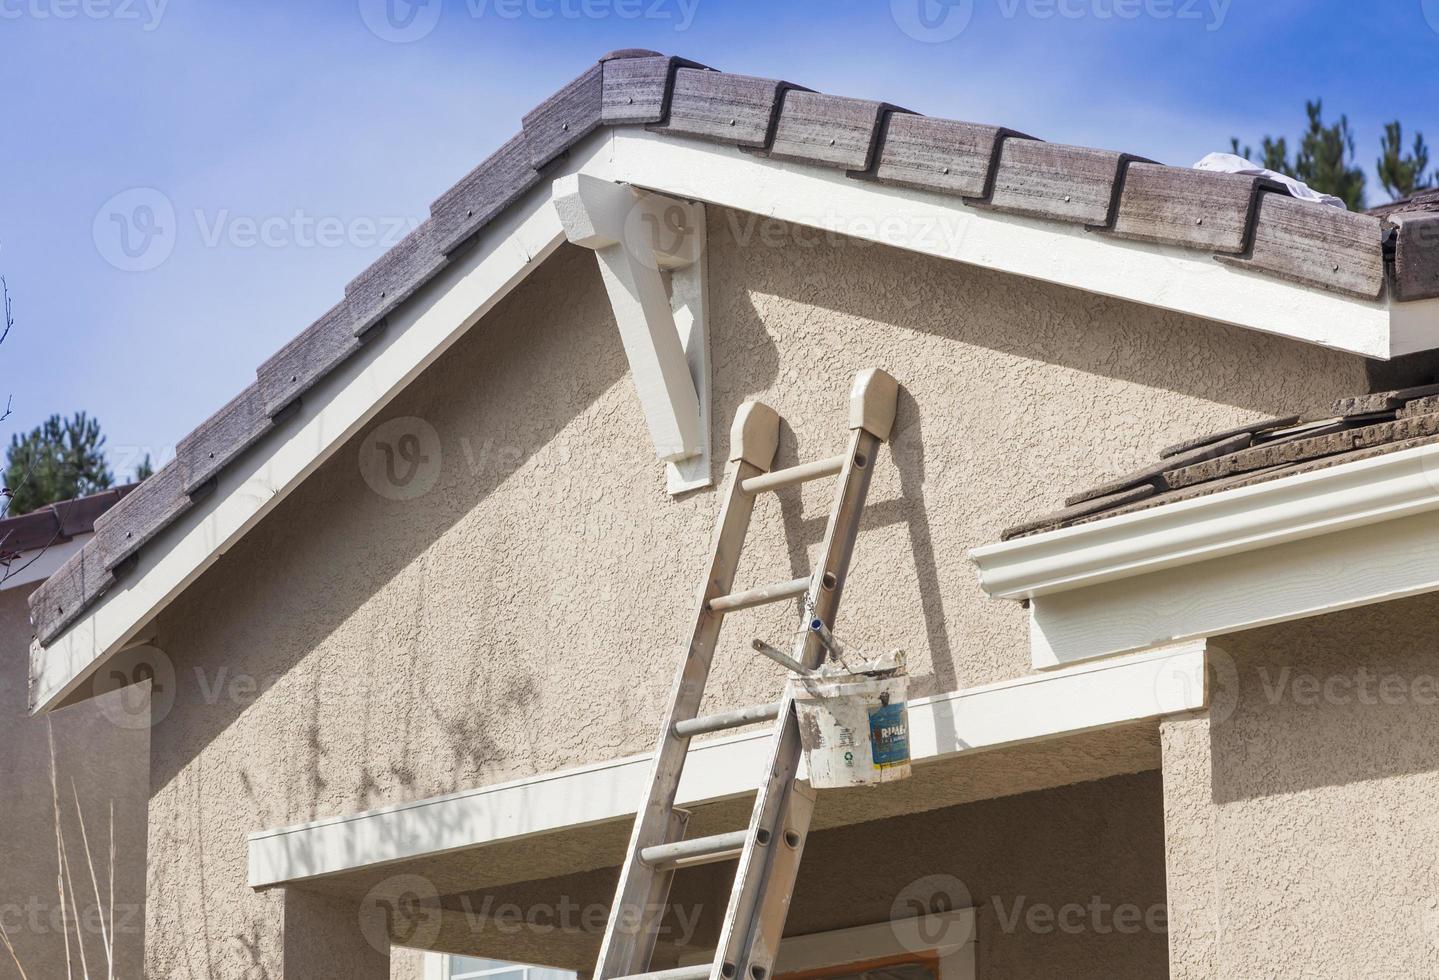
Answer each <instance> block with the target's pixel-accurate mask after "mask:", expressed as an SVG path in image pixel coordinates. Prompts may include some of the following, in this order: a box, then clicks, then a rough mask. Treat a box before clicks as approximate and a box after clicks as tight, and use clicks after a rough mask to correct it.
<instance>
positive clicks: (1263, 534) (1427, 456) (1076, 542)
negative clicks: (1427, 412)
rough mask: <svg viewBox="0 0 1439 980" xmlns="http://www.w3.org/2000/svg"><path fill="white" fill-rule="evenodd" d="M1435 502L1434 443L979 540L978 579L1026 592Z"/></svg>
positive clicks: (987, 586) (1272, 541)
mask: <svg viewBox="0 0 1439 980" xmlns="http://www.w3.org/2000/svg"><path fill="white" fill-rule="evenodd" d="M1435 508H1439V443H1436V444H1433V445H1427V446H1417V447H1415V448H1413V449H1405V450H1400V451H1399V452H1395V453H1389V454H1387V455H1383V456H1374V457H1371V458H1369V459H1362V460H1358V461H1356V462H1353V463H1341V464H1338V465H1336V466H1332V467H1330V468H1328V469H1323V470H1314V471H1312V472H1309V473H1301V474H1299V475H1296V476H1290V477H1284V478H1281V479H1278V480H1273V481H1270V482H1267V483H1258V484H1255V485H1253V486H1248V487H1241V488H1239V489H1236V490H1225V491H1220V492H1219V493H1214V494H1210V495H1208V496H1203V497H1194V498H1192V499H1190V500H1183V501H1179V502H1177V503H1172V504H1164V505H1162V506H1158V507H1154V508H1151V509H1149V510H1141V511H1137V512H1135V513H1132V514H1124V515H1121V516H1119V517H1112V518H1108V519H1104V520H1098V521H1095V522H1093V523H1090V524H1080V525H1078V526H1076V527H1068V528H1062V529H1060V530H1058V531H1048V532H1045V533H1042V534H1035V535H1032V536H1030V537H1025V538H1018V539H1016V540H1014V541H1005V542H1002V543H1000V544H991V545H985V546H984V547H981V548H975V549H973V550H972V551H970V553H969V557H970V559H971V560H972V561H973V562H974V563H975V564H976V565H977V566H978V567H979V584H980V587H981V588H983V589H984V591H985V592H987V593H988V594H989V595H992V596H995V597H997V598H1001V599H1033V598H1036V597H1038V596H1043V595H1048V594H1050V593H1053V592H1066V591H1069V590H1072V589H1078V588H1083V587H1085V586H1090V585H1097V584H1099V583H1101V582H1112V581H1114V580H1116V579H1122V578H1129V577H1132V576H1136V575H1143V574H1147V573H1151V572H1155V571H1158V570H1160V569H1164V568H1173V567H1174V566H1176V565H1185V564H1191V563H1193V562H1199V561H1205V560H1207V559H1210V558H1217V557H1220V556H1223V555H1233V554H1238V553H1240V552H1244V551H1251V550H1254V549H1256V548H1265V547H1272V546H1274V545H1278V544H1283V543H1284V542H1287V541H1297V540H1299V539H1301V538H1307V537H1312V536H1314V535H1319V534H1329V533H1332V532H1334V531H1339V530H1343V529H1345V528H1350V527H1356V526H1358V525H1361V524H1372V523H1375V522H1378V521H1385V520H1392V519H1394V518H1397V517H1403V516H1405V515H1408V514H1417V513H1420V512H1423V511H1427V510H1434V509H1435Z"/></svg>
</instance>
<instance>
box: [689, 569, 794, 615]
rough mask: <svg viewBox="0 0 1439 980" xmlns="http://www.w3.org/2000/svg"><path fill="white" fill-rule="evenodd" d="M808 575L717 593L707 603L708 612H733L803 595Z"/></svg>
mask: <svg viewBox="0 0 1439 980" xmlns="http://www.w3.org/2000/svg"><path fill="white" fill-rule="evenodd" d="M809 584H810V577H809V576H808V575H806V576H805V577H804V578H797V579H791V580H790V581H788V582H776V583H775V584H774V585H761V586H760V587H759V588H757V589H747V590H746V591H744V592H731V593H730V594H729V595H717V596H715V597H714V598H713V599H711V600H710V601H709V602H708V603H707V605H708V606H709V610H710V612H725V613H727V612H734V611H735V610H736V609H749V608H750V607H751V606H763V605H765V604H766V603H769V602H782V601H784V600H785V599H793V598H794V597H795V596H800V595H804V594H805V593H806V592H808V591H809Z"/></svg>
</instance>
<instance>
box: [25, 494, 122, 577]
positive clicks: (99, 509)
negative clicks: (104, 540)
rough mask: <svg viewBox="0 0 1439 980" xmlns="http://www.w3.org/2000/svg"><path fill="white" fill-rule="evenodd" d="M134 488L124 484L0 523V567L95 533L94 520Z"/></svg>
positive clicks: (62, 501)
mask: <svg viewBox="0 0 1439 980" xmlns="http://www.w3.org/2000/svg"><path fill="white" fill-rule="evenodd" d="M136 486H137V484H134V483H127V484H124V485H123V486H118V487H111V488H110V489H109V490H102V491H100V492H99V493H92V494H89V495H88V496H84V497H76V498H74V499H73V500H61V501H57V502H56V503H53V504H46V505H45V506H44V507H39V508H37V509H35V510H32V511H30V512H29V513H27V514H20V515H18V516H16V517H7V518H5V519H4V520H0V564H5V563H8V562H9V561H11V560H12V559H13V558H14V557H15V556H16V555H18V554H20V553H21V552H25V551H36V550H39V549H41V548H48V547H49V546H50V545H53V544H60V543H62V542H65V541H69V540H70V539H71V538H73V537H75V536H76V535H78V534H88V533H90V532H91V531H93V530H95V521H96V519H98V518H99V516H100V515H101V514H103V513H105V511H107V510H109V509H110V508H111V507H113V506H115V505H116V504H117V503H119V502H120V499H121V498H122V497H124V496H125V495H126V494H127V493H129V492H130V491H131V490H134V489H135V487H136Z"/></svg>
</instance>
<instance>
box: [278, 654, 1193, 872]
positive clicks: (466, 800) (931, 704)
mask: <svg viewBox="0 0 1439 980" xmlns="http://www.w3.org/2000/svg"><path fill="white" fill-rule="evenodd" d="M1204 664H1205V646H1204V644H1203V643H1202V642H1201V643H1188V644H1182V645H1178V646H1175V647H1171V648H1168V649H1165V650H1157V651H1151V652H1148V653H1144V654H1140V655H1138V656H1133V657H1125V658H1119V659H1114V660H1106V661H1102V662H1099V663H1094V664H1083V665H1080V666H1078V667H1074V668H1071V669H1068V670H1062V671H1054V672H1050V673H1044V674H1035V675H1031V676H1028V677H1023V678H1019V679H1018V680H1013V681H1002V682H1000V683H997V684H989V685H985V686H982V687H975V688H971V689H969V690H965V691H954V692H950V693H948V694H940V695H936V696H934V697H929V698H917V699H915V700H913V701H910V702H909V727H910V753H911V756H912V758H913V759H914V760H915V761H916V762H934V761H939V760H942V759H945V758H950V757H953V756H956V755H962V754H966V753H971V752H977V751H981V750H986V749H996V748H1003V747H1007V746H1014V745H1019V744H1022V743H1025V742H1033V741H1037V740H1040V739H1047V738H1055V737H1061V736H1065V735H1073V734H1078V733H1080V732H1086V731H1093V730H1095V729H1101V728H1112V727H1115V726H1118V725H1124V724H1128V723H1131V722H1136V721H1144V720H1147V719H1151V718H1158V717H1162V716H1165V715H1170V714H1178V713H1182V712H1185V711H1193V710H1196V709H1198V708H1202V707H1204V706H1205V705H1206V704H1207V703H1208V701H1207V691H1206V684H1207V679H1206V674H1205V670H1204ZM771 737H772V731H771V729H770V728H769V727H768V726H767V727H765V728H763V729H761V730H757V731H754V732H750V733H744V734H739V735H732V736H726V737H721V738H716V739H714V740H711V741H705V742H697V743H695V744H694V746H693V747H692V748H691V749H690V755H689V761H688V763H687V764H686V766H685V771H684V775H683V777H682V778H681V780H680V788H679V793H678V795H677V797H676V801H677V803H679V804H680V805H683V806H694V805H700V804H704V803H713V802H716V801H719V800H725V799H733V798H735V797H739V796H743V795H745V794H747V793H752V792H754V790H755V787H756V786H757V784H758V780H759V778H760V776H761V774H762V773H763V772H764V769H765V762H766V752H767V751H768V746H769V741H770V739H771ZM652 755H653V754H652V753H644V754H642V755H633V756H628V757H626V758H622V759H614V760H610V761H607V762H602V763H597V764H594V765H589V766H581V767H578V768H575V769H569V770H565V771H562V772H553V773H545V774H542V775H538V776H532V777H529V778H527V779H520V780H516V781H513V782H508V783H501V784H498V785H494V786H485V787H482V788H479V789H473V790H464V791H462V792H459V793H451V794H448V795H446V796H440V797H435V798H432V799H428V800H418V801H415V802H412V803H403V804H399V805H396V806H391V807H385V808H383V809H378V810H371V811H368V812H365V813H355V814H348V815H345V816H339V817H332V818H328V819H325V820H317V821H312V822H310V823H305V824H299V825H297V826H292V827H283V828H278V829H272V830H263V831H259V832H257V833H254V834H251V835H250V886H251V887H252V888H268V887H273V886H276V885H283V884H291V883H294V882H298V881H302V880H304V879H307V878H317V877H322V876H325V875H332V874H339V873H343V872H346V871H353V870H355V869H358V868H370V867H374V866H377V865H383V864H390V863H393V862H397V861H403V860H407V859H410V858H416V857H421V856H424V855H431V854H438V853H442V852H445V851H453V850H459V849H461V848H469V847H477V846H480V845H483V844H490V843H495V842H497V841H504V840H514V839H518V838H522V837H530V836H534V835H539V834H547V833H553V832H556V831H561V830H564V829H566V828H575V827H584V826H589V825H592V824H596V823H603V822H605V821H609V820H619V819H623V818H626V817H632V816H633V815H634V808H635V802H636V801H637V800H639V799H641V797H642V796H643V792H642V790H643V789H644V786H645V785H646V781H647V779H648V777H649V770H650V765H651V759H652ZM800 775H801V777H802V778H803V776H804V773H803V771H801V774H800Z"/></svg>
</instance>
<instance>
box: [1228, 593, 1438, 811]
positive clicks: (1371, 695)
mask: <svg viewBox="0 0 1439 980" xmlns="http://www.w3.org/2000/svg"><path fill="white" fill-rule="evenodd" d="M1332 573H1333V574H1343V573H1344V570H1341V569H1334V570H1332ZM1326 574H1327V572H1326ZM1210 660H1211V664H1212V665H1213V667H1212V669H1213V670H1214V672H1215V674H1214V678H1215V685H1214V686H1215V694H1214V696H1213V702H1214V703H1213V709H1212V714H1211V723H1210V726H1209V734H1210V751H1211V758H1212V759H1213V760H1214V764H1213V765H1214V768H1213V774H1212V775H1213V799H1214V802H1216V803H1230V802H1236V801H1242V800H1258V799H1264V798H1267V797H1279V796H1284V795H1287V794H1292V793H1300V792H1304V791H1306V790H1314V789H1319V788H1322V787H1346V786H1349V787H1352V789H1351V790H1350V791H1349V792H1352V793H1357V794H1359V795H1360V796H1363V795H1365V792H1366V791H1365V789H1364V787H1365V786H1366V785H1368V786H1370V787H1371V789H1372V794H1373V800H1374V808H1375V810H1382V809H1384V806H1383V804H1382V801H1383V799H1384V798H1385V796H1386V795H1387V794H1389V793H1391V792H1394V791H1395V790H1394V789H1392V788H1386V787H1385V785H1384V782H1383V781H1384V780H1386V779H1390V778H1392V777H1404V776H1417V775H1424V776H1425V777H1426V778H1425V780H1424V781H1423V783H1424V784H1427V785H1429V786H1430V787H1431V788H1430V790H1428V792H1433V791H1434V789H1433V787H1435V786H1439V726H1436V724H1435V719H1436V718H1439V594H1429V595H1420V596H1414V597H1411V598H1408V599H1400V600H1396V601H1394V602H1386V603H1379V604H1376V605H1371V606H1364V607H1362V608H1359V609H1349V610H1344V611H1342V612H1335V613H1330V614H1328V615H1325V616H1317V617H1314V618H1311V619H1306V620H1300V621H1298V622H1292V623H1282V624H1279V625H1277V626H1269V627H1265V628H1263V629H1257V630H1251V631H1249V632H1245V633H1239V634H1235V635H1232V636H1226V637H1220V638H1218V639H1217V640H1214V641H1212V643H1211V653H1210ZM1418 785H1420V784H1415V787H1416V788H1417V787H1418Z"/></svg>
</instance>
